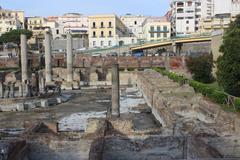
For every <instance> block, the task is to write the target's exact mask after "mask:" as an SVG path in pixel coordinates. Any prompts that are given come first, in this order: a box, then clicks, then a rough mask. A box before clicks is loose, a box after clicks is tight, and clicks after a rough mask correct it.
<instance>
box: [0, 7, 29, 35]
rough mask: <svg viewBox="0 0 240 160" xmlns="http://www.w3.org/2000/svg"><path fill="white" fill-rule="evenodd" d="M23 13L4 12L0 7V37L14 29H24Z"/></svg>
mask: <svg viewBox="0 0 240 160" xmlns="http://www.w3.org/2000/svg"><path fill="white" fill-rule="evenodd" d="M24 22H25V16H24V12H23V11H13V10H6V9H2V8H1V7H0V35H1V34H3V33H5V32H9V31H11V30H14V29H24V27H25V23H24Z"/></svg>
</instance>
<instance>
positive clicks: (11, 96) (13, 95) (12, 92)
mask: <svg viewBox="0 0 240 160" xmlns="http://www.w3.org/2000/svg"><path fill="white" fill-rule="evenodd" d="M14 88H15V84H14V83H11V84H10V98H14V97H15V94H14V93H15V91H14Z"/></svg>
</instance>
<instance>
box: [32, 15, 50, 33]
mask: <svg viewBox="0 0 240 160" xmlns="http://www.w3.org/2000/svg"><path fill="white" fill-rule="evenodd" d="M46 22H47V20H46V19H45V18H43V17H28V18H27V26H28V27H27V28H28V30H31V31H33V30H36V29H37V28H41V27H44V26H45V24H46Z"/></svg>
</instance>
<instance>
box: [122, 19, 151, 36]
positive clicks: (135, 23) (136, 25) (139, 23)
mask: <svg viewBox="0 0 240 160" xmlns="http://www.w3.org/2000/svg"><path fill="white" fill-rule="evenodd" d="M120 19H121V21H122V22H123V23H124V24H125V26H126V27H127V28H128V30H129V33H130V34H132V35H133V36H135V37H136V38H137V39H138V41H141V40H143V39H144V33H143V23H144V22H145V20H146V19H147V17H146V16H143V15H137V16H135V15H131V14H126V15H124V16H121V17H120Z"/></svg>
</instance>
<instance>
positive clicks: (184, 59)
mask: <svg viewBox="0 0 240 160" xmlns="http://www.w3.org/2000/svg"><path fill="white" fill-rule="evenodd" d="M185 66H186V58H185V54H183V55H182V68H183V69H185Z"/></svg>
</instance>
